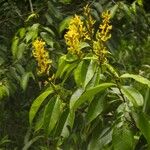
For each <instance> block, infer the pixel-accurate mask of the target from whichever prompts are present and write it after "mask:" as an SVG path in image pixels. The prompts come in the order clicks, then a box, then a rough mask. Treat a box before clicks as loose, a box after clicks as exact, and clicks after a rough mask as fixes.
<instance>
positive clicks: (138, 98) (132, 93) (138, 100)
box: [121, 86, 144, 107]
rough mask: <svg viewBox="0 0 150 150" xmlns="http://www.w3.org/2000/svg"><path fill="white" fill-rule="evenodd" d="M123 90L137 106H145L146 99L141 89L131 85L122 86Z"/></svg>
mask: <svg viewBox="0 0 150 150" xmlns="http://www.w3.org/2000/svg"><path fill="white" fill-rule="evenodd" d="M121 91H122V93H123V95H124V96H125V97H126V98H127V99H128V100H129V101H130V102H131V103H132V104H133V105H134V106H135V107H139V106H143V102H144V99H143V96H142V95H141V93H139V91H137V90H136V89H134V88H133V87H131V86H122V87H121Z"/></svg>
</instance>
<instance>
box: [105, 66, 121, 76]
mask: <svg viewBox="0 0 150 150" xmlns="http://www.w3.org/2000/svg"><path fill="white" fill-rule="evenodd" d="M104 66H106V68H107V69H108V70H109V71H110V72H111V73H112V74H113V75H114V76H115V77H119V75H118V73H117V72H116V70H115V69H114V68H113V67H112V66H111V65H110V64H108V63H104Z"/></svg>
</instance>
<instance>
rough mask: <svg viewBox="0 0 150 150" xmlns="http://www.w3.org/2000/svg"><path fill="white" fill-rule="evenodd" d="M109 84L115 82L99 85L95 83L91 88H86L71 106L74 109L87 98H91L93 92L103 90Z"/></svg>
mask: <svg viewBox="0 0 150 150" xmlns="http://www.w3.org/2000/svg"><path fill="white" fill-rule="evenodd" d="M111 86H115V84H114V83H102V84H100V85H97V86H95V87H93V88H90V89H88V90H86V91H85V92H84V93H83V94H82V95H81V96H80V98H79V99H78V100H77V101H76V102H75V104H74V106H73V107H74V109H77V108H78V107H79V106H80V105H81V104H83V103H84V102H86V101H87V100H88V99H89V98H91V97H92V96H95V94H97V93H99V92H100V91H104V90H105V89H107V88H108V87H111Z"/></svg>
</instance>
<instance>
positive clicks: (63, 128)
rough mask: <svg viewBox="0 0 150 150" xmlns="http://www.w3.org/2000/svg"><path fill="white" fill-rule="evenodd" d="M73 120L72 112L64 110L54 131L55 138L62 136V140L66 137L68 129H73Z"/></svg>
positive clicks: (73, 114)
mask: <svg viewBox="0 0 150 150" xmlns="http://www.w3.org/2000/svg"><path fill="white" fill-rule="evenodd" d="M74 118H75V113H74V111H69V109H66V110H65V111H64V112H63V113H62V115H61V117H60V119H59V122H58V125H57V128H56V130H55V136H62V137H64V138H66V137H68V136H69V129H72V127H73V123H74Z"/></svg>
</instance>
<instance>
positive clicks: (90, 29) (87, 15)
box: [83, 5, 96, 40]
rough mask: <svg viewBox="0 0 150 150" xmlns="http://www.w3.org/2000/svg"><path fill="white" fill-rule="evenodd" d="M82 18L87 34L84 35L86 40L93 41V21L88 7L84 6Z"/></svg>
mask: <svg viewBox="0 0 150 150" xmlns="http://www.w3.org/2000/svg"><path fill="white" fill-rule="evenodd" d="M83 9H84V12H83V14H84V16H85V19H86V21H85V26H86V29H87V33H86V39H88V40H92V39H93V35H94V28H93V26H94V24H95V22H96V21H95V20H94V19H93V17H92V15H91V9H90V7H89V5H86V6H85V7H84V8H83Z"/></svg>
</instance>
